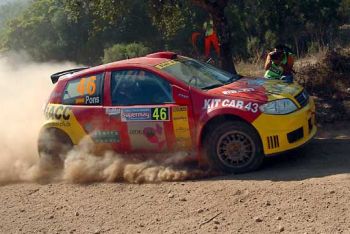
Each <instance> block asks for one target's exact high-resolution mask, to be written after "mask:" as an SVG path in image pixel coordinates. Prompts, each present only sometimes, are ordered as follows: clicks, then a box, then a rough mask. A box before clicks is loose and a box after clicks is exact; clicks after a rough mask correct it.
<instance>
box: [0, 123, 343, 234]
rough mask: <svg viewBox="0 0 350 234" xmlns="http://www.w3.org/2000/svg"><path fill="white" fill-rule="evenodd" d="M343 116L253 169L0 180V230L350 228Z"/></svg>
mask: <svg viewBox="0 0 350 234" xmlns="http://www.w3.org/2000/svg"><path fill="white" fill-rule="evenodd" d="M349 127H350V124H349V123H342V124H340V125H329V126H325V127H323V130H322V131H320V133H319V134H318V137H317V138H316V139H315V140H314V141H313V142H311V143H310V144H309V145H308V146H306V147H305V148H304V149H302V150H298V151H295V152H292V153H289V154H287V155H283V156H279V157H274V158H270V159H268V160H266V162H265V164H264V166H263V168H262V169H261V170H259V171H257V172H253V173H248V174H242V175H227V176H220V177H211V178H207V179H202V180H197V181H193V180H192V181H180V182H162V183H154V184H128V183H92V184H88V185H86V184H85V185H81V184H71V183H64V182H58V183H52V184H37V183H15V184H7V185H3V186H1V187H0V218H1V219H0V233H350V153H349V152H350V137H349V136H350V134H349V129H350V128H349Z"/></svg>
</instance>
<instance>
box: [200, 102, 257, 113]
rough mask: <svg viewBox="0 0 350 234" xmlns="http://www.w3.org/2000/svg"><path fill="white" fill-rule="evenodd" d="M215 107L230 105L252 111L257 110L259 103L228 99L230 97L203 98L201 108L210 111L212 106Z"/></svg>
mask: <svg viewBox="0 0 350 234" xmlns="http://www.w3.org/2000/svg"><path fill="white" fill-rule="evenodd" d="M217 107H230V108H236V109H240V110H246V111H251V112H253V113H256V112H258V110H259V104H258V103H252V102H247V103H244V101H241V100H230V99H205V100H204V105H203V109H206V110H208V111H210V110H211V109H212V108H217Z"/></svg>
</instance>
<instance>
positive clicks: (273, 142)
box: [267, 135, 280, 149]
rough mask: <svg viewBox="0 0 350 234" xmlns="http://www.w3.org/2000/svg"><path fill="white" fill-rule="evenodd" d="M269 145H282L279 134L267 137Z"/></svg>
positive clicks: (271, 146)
mask: <svg viewBox="0 0 350 234" xmlns="http://www.w3.org/2000/svg"><path fill="white" fill-rule="evenodd" d="M267 146H268V148H269V149H274V148H277V147H280V142H279V139H278V136H277V135H276V136H269V137H267Z"/></svg>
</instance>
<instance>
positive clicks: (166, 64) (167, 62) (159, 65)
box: [155, 60, 179, 69]
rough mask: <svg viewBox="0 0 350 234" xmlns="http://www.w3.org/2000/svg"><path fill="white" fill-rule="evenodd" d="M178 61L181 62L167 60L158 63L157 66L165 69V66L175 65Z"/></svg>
mask: <svg viewBox="0 0 350 234" xmlns="http://www.w3.org/2000/svg"><path fill="white" fill-rule="evenodd" d="M176 63H179V62H177V61H174V60H169V61H166V62H164V63H160V64H158V65H156V66H155V67H156V68H158V69H163V68H166V67H169V66H171V65H174V64H176Z"/></svg>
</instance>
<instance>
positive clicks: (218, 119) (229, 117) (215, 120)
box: [199, 114, 262, 148]
mask: <svg viewBox="0 0 350 234" xmlns="http://www.w3.org/2000/svg"><path fill="white" fill-rule="evenodd" d="M225 121H241V122H243V123H245V124H247V125H249V126H250V127H252V129H254V131H255V132H256V134H257V135H258V136H259V139H260V144H261V145H262V139H261V135H260V134H259V131H258V130H257V129H256V128H255V127H254V126H253V125H252V124H251V123H249V122H248V121H247V120H245V119H244V118H242V117H240V116H238V115H234V114H221V115H216V116H214V117H212V118H211V119H209V120H208V121H207V122H206V123H205V124H204V125H203V127H202V128H201V131H200V134H199V148H202V147H203V143H204V140H205V137H206V136H207V135H208V133H209V132H210V131H211V130H212V129H213V128H215V126H217V125H218V124H220V123H222V122H225Z"/></svg>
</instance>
